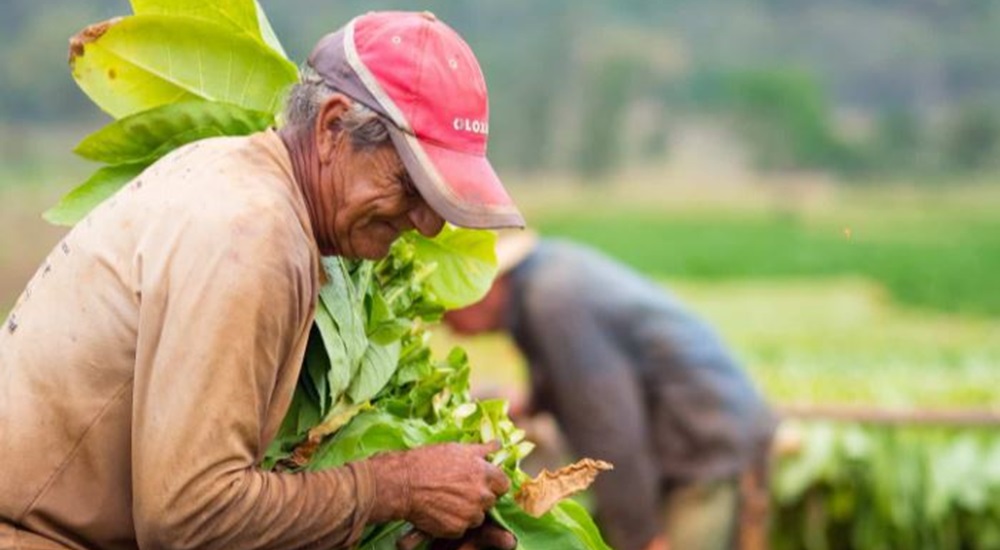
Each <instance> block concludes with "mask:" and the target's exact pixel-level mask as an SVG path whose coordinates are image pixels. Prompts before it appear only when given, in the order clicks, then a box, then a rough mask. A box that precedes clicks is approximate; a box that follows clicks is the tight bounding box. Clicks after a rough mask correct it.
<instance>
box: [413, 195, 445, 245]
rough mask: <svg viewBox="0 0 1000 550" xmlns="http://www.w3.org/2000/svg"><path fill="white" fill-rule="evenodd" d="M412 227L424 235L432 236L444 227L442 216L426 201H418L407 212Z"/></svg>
mask: <svg viewBox="0 0 1000 550" xmlns="http://www.w3.org/2000/svg"><path fill="white" fill-rule="evenodd" d="M409 218H410V222H411V223H413V227H414V228H415V229H416V230H417V231H419V232H420V234H421V235H423V236H425V237H433V236H435V235H437V234H438V233H440V232H441V228H443V227H444V218H442V217H441V216H439V215H438V213H437V212H435V211H434V209H433V208H431V207H430V205H428V204H427V202H426V201H424V200H422V199H421V201H420V204H418V205H417V206H415V207H414V208H413V209H412V210H410V213H409Z"/></svg>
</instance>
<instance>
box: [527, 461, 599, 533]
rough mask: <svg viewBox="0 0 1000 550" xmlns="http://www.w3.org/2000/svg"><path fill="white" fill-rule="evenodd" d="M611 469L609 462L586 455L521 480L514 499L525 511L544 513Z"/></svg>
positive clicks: (533, 514)
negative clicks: (534, 476) (570, 462)
mask: <svg viewBox="0 0 1000 550" xmlns="http://www.w3.org/2000/svg"><path fill="white" fill-rule="evenodd" d="M611 469H614V466H613V465H612V464H611V463H610V462H605V461H603V460H594V459H592V458H584V459H583V460H580V461H578V462H576V463H573V464H570V465H569V466H565V467H562V468H559V469H558V470H556V471H555V472H550V471H548V470H542V473H540V474H538V477H536V478H535V479H532V480H528V481H525V482H524V483H523V484H521V488H520V489H519V490H518V491H517V494H515V495H514V501H515V502H517V504H518V505H519V506H520V507H521V508H523V509H524V511H525V512H527V513H529V514H531V515H532V516H534V517H536V518H537V517H541V516H542V515H544V514H545V512H548V511H549V510H550V509H552V507H553V506H555V505H556V504H558V503H559V501H560V500H562V499H564V498H566V497H568V496H570V495H572V494H573V493H578V492H580V491H583V490H584V489H586V488H587V487H590V484H591V483H593V482H594V479H595V478H596V477H597V474H599V473H601V472H603V471H607V470H611Z"/></svg>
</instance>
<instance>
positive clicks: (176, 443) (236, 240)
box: [0, 132, 375, 549]
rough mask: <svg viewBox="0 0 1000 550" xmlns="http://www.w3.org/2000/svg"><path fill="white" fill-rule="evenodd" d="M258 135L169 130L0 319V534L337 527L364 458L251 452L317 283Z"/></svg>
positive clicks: (288, 186) (17, 539)
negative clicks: (205, 136)
mask: <svg viewBox="0 0 1000 550" xmlns="http://www.w3.org/2000/svg"><path fill="white" fill-rule="evenodd" d="M318 265H319V264H318V251H317V248H316V244H315V241H314V239H313V237H312V230H311V228H310V222H309V218H308V215H307V213H306V209H305V203H304V200H303V197H302V196H301V192H300V190H299V188H298V186H297V185H296V184H295V181H294V176H293V172H292V166H291V161H290V159H289V156H288V152H287V150H286V149H285V147H284V144H283V143H282V142H281V140H280V138H279V137H278V136H277V135H276V134H275V133H274V132H265V133H261V134H257V135H254V136H251V137H247V138H219V139H211V140H206V141H202V142H198V143H195V144H192V145H189V146H186V147H184V148H182V149H180V150H178V151H176V152H174V153H172V154H171V155H169V156H168V157H166V158H164V159H162V160H161V161H159V162H157V163H156V164H154V165H153V166H152V167H150V168H149V169H148V170H146V171H145V172H144V173H143V174H141V175H140V176H139V177H137V178H136V179H135V180H133V181H132V182H131V183H130V184H129V185H127V186H126V187H125V188H124V189H122V190H121V191H119V192H118V193H117V194H116V195H115V196H113V197H112V198H110V199H109V200H107V201H105V202H104V203H103V204H101V205H100V206H99V207H98V208H97V209H95V210H94V211H93V212H92V213H91V214H90V215H89V216H88V217H87V218H86V219H85V220H83V221H81V222H80V223H79V224H78V225H77V226H76V227H75V228H74V229H73V230H72V231H71V232H70V233H69V234H68V235H67V237H66V238H65V239H64V240H63V242H61V243H60V244H59V245H57V246H56V248H55V249H54V250H53V251H52V253H51V254H50V255H49V257H48V258H47V259H46V260H45V262H44V264H43V265H42V266H41V268H40V269H39V270H38V272H37V274H36V275H35V276H34V278H33V279H32V281H31V282H30V283H29V285H28V287H27V289H26V290H25V292H24V294H23V295H22V297H21V299H20V300H19V301H18V304H17V305H16V306H15V309H14V310H13V311H12V313H11V314H10V317H9V318H8V319H7V320H6V322H5V323H4V324H3V326H2V327H0V548H62V547H69V548H136V547H141V548H144V549H147V548H148V549H153V548H201V549H208V548H239V549H244V548H302V547H307V546H316V547H326V548H329V547H336V546H343V545H345V544H350V543H351V542H353V541H355V540H356V539H357V538H358V536H360V534H361V530H362V528H363V527H364V525H365V523H366V522H367V520H368V517H369V515H370V513H371V508H372V504H373V498H374V483H375V481H374V479H373V476H372V475H371V472H370V470H369V469H368V467H367V466H366V465H365V463H355V464H353V465H348V466H347V467H344V468H341V469H336V470H331V471H327V472H319V473H300V474H287V473H285V474H279V473H271V472H264V471H261V470H260V469H258V468H257V466H256V465H257V464H258V463H259V461H260V459H261V458H262V456H263V453H264V450H265V448H266V447H267V444H268V442H269V441H270V440H271V439H272V438H273V437H274V434H275V433H276V431H277V429H278V426H279V424H280V422H281V419H282V417H283V415H284V413H285V411H286V409H287V407H288V404H289V401H290V399H291V395H292V390H293V388H294V387H295V383H296V380H297V378H298V374H299V368H300V365H301V363H302V356H303V353H304V350H305V345H306V339H307V335H308V332H309V327H310V325H311V323H312V316H313V306H314V300H315V296H316V291H317V285H318V282H317V280H318Z"/></svg>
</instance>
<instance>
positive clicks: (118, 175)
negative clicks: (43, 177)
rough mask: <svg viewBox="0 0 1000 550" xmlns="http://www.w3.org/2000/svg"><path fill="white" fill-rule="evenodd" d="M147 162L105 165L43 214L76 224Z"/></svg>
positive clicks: (62, 222) (58, 220)
mask: <svg viewBox="0 0 1000 550" xmlns="http://www.w3.org/2000/svg"><path fill="white" fill-rule="evenodd" d="M146 166H148V163H142V162H140V163H135V164H122V165H119V166H106V167H104V168H101V169H99V170H97V171H96V172H94V174H93V175H92V176H90V178H89V179H88V180H87V181H85V182H83V183H82V184H81V185H80V186H79V187H77V188H76V189H74V190H72V191H70V192H69V193H67V194H66V196H64V197H63V198H62V200H60V201H59V204H57V205H55V206H53V207H52V208H50V209H49V210H48V211H46V212H45V214H43V215H42V216H43V217H44V218H45V219H46V220H48V221H49V222H50V223H54V224H56V225H73V224H75V223H76V222H78V221H80V220H82V219H83V217H84V216H86V215H87V213H88V212H90V211H91V210H93V209H94V207H95V206H97V205H98V204H100V203H101V202H103V201H104V199H107V198H108V197H110V196H111V195H113V194H115V192H116V191H118V190H119V189H121V188H122V186H124V185H125V184H126V183H128V182H129V181H131V180H132V178H134V177H136V176H138V175H139V174H140V173H141V172H142V171H143V170H144V169H145V168H146Z"/></svg>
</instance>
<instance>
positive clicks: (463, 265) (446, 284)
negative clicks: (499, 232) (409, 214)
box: [408, 225, 497, 309]
mask: <svg viewBox="0 0 1000 550" xmlns="http://www.w3.org/2000/svg"><path fill="white" fill-rule="evenodd" d="M408 237H409V238H412V239H413V242H414V245H415V251H416V257H417V258H418V259H419V260H420V261H422V262H424V263H427V264H430V263H433V264H435V265H436V266H437V269H435V270H434V271H433V272H431V273H430V275H429V276H428V277H427V280H426V285H427V287H428V288H429V289H430V291H431V292H433V293H434V295H435V296H436V297H437V299H438V300H439V301H440V302H441V304H442V305H444V307H446V308H448V309H455V308H460V307H464V306H467V305H469V304H473V303H475V302H477V301H479V300H480V299H481V298H482V297H483V296H484V295H485V294H486V291H487V290H489V288H490V285H491V284H492V283H493V278H494V277H495V276H496V272H497V261H496V251H495V248H496V234H495V233H493V232H492V231H482V230H473V229H461V228H457V227H453V226H451V225H446V226H445V227H444V229H443V230H442V231H441V233H440V234H439V235H438V236H437V237H434V238H433V239H428V238H426V237H423V236H421V235H419V234H417V233H410V234H408Z"/></svg>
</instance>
